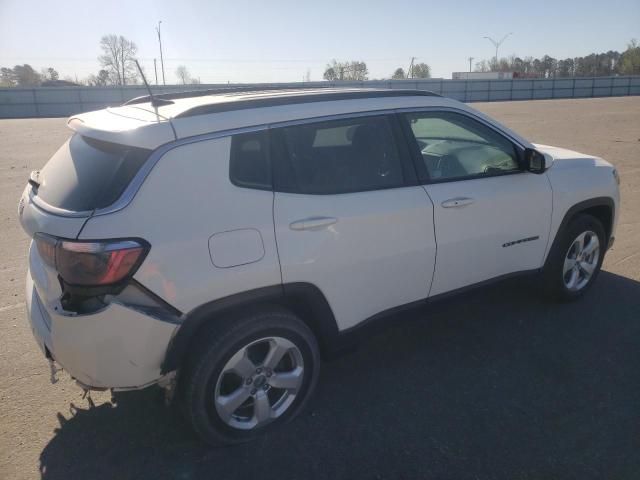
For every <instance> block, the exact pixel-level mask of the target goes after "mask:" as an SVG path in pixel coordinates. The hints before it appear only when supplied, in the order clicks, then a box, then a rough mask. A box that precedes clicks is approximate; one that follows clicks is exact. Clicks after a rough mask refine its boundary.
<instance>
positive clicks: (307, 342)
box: [180, 306, 320, 446]
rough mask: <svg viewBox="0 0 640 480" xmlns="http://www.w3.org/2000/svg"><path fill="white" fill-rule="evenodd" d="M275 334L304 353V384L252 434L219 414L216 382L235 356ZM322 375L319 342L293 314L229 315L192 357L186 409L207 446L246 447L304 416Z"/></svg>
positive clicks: (184, 384) (184, 388)
mask: <svg viewBox="0 0 640 480" xmlns="http://www.w3.org/2000/svg"><path fill="white" fill-rule="evenodd" d="M272 336H273V337H280V338H284V339H286V340H288V341H290V342H292V343H293V344H294V345H295V347H297V349H298V351H299V353H300V354H301V355H302V359H303V361H304V369H303V377H302V385H301V387H300V388H299V389H298V390H297V393H296V395H295V398H294V399H293V401H292V403H291V404H290V405H289V406H288V408H287V409H286V410H285V411H284V412H283V413H282V414H281V415H280V416H278V417H277V418H275V419H274V420H272V421H270V423H268V424H266V425H264V426H260V425H258V426H256V427H254V428H252V429H249V430H243V429H239V428H234V427H232V426H230V425H228V424H227V423H226V422H225V421H224V420H223V418H222V417H221V416H220V415H219V414H218V412H217V410H216V407H215V397H214V395H215V392H216V388H217V382H218V380H219V378H220V375H221V374H222V371H223V368H224V367H225V365H226V364H227V362H228V361H229V360H230V359H231V357H232V356H233V355H234V354H236V352H238V351H240V350H242V349H243V348H244V347H245V346H247V345H249V344H251V343H252V342H255V341H257V340H259V339H264V338H265V337H272ZM319 372H320V354H319V349H318V343H317V341H316V338H315V336H314V335H313V333H312V332H311V330H310V329H309V327H307V325H306V324H305V323H304V322H303V321H301V320H300V319H299V318H298V317H296V316H295V315H294V314H293V313H291V312H290V311H288V310H286V309H284V308H280V307H276V306H274V307H268V308H264V307H263V308H261V309H260V310H253V311H249V312H245V313H244V314H242V315H234V316H230V317H227V318H224V319H220V320H219V321H216V322H215V323H214V324H212V326H211V327H210V328H208V329H207V330H206V331H205V332H203V334H202V336H200V338H199V340H198V343H197V345H196V346H195V349H194V350H193V352H192V354H191V355H190V357H189V359H188V361H187V364H186V366H185V368H184V370H183V372H182V375H181V379H180V397H181V398H180V400H181V403H182V410H183V412H184V414H185V416H186V418H187V420H188V422H189V423H190V424H191V426H192V427H193V429H194V430H195V431H196V433H197V434H198V435H199V436H200V437H201V438H202V440H204V441H205V442H207V443H208V444H210V445H213V446H224V445H233V444H238V443H243V442H246V441H249V440H251V439H252V438H254V437H256V436H258V435H261V434H264V433H267V432H269V431H272V430H273V429H274V428H277V427H278V426H279V425H281V424H283V423H285V422H287V421H289V420H291V419H293V418H294V417H295V416H296V415H297V414H298V413H300V411H301V410H302V409H303V407H304V406H305V404H306V402H307V400H308V399H309V397H310V396H311V394H312V393H313V390H314V388H315V386H316V383H317V381H318V375H319ZM275 376H276V375H275V374H274V377H275ZM248 400H251V399H248Z"/></svg>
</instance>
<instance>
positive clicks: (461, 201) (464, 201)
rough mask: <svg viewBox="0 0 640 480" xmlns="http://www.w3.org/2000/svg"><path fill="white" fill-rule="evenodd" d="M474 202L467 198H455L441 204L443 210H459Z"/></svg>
mask: <svg viewBox="0 0 640 480" xmlns="http://www.w3.org/2000/svg"><path fill="white" fill-rule="evenodd" d="M473 202H474V200H473V198H469V197H456V198H450V199H449V200H445V201H444V202H442V203H441V205H442V206H443V208H460V207H466V206H467V205H471V204H472V203H473Z"/></svg>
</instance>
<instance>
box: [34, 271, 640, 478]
mask: <svg viewBox="0 0 640 480" xmlns="http://www.w3.org/2000/svg"><path fill="white" fill-rule="evenodd" d="M534 283H535V280H519V281H511V282H508V283H501V284H498V285H494V286H492V287H487V288H483V289H481V290H477V291H474V292H471V293H469V294H466V295H464V296H462V297H457V298H454V299H450V300H447V301H446V302H441V303H439V304H436V305H433V306H431V307H429V308H428V309H424V310H421V311H419V312H415V313H412V314H409V315H406V314H405V315H404V316H403V317H402V319H403V320H425V321H406V322H405V321H402V322H396V323H394V326H393V327H390V328H389V329H387V330H385V331H383V332H381V333H379V334H377V335H375V336H374V337H373V338H371V339H369V340H367V341H366V342H365V343H364V344H362V345H361V347H360V349H359V350H358V351H356V352H355V353H352V354H349V355H347V356H344V357H341V358H339V359H337V360H334V361H332V362H330V363H327V364H325V365H324V366H323V373H322V375H321V379H320V383H319V386H318V390H317V393H316V395H315V397H314V399H313V400H312V402H311V403H310V404H309V407H308V408H307V409H306V411H305V412H304V413H303V414H302V415H301V416H300V417H298V418H297V419H296V420H295V421H293V422H292V423H290V424H288V425H286V426H284V427H282V428H281V429H280V430H278V431H277V432H275V433H273V434H272V435H269V436H267V437H264V438H260V439H258V440H256V441H254V442H252V443H249V444H245V445H241V446H236V447H230V448H221V449H211V448H208V447H206V446H204V445H203V444H201V443H200V442H199V441H198V440H197V439H196V438H195V437H194V436H193V434H192V433H191V431H190V429H189V428H188V427H187V426H186V425H185V424H184V422H183V421H182V419H181V417H180V415H179V414H178V412H176V411H175V410H172V409H166V408H164V406H163V405H162V402H161V400H160V394H159V392H158V391H157V390H153V389H151V390H147V391H142V392H136V393H129V394H126V395H121V396H120V398H119V400H118V402H117V404H116V405H115V406H114V405H111V404H108V403H107V404H103V405H100V406H97V407H94V408H87V406H86V405H83V406H82V407H79V406H77V405H76V406H74V408H75V414H74V415H69V414H68V413H65V414H63V413H59V414H58V417H59V419H60V422H61V426H60V428H59V429H58V430H57V431H56V432H55V435H54V437H53V438H52V439H51V441H50V442H49V444H48V445H47V446H46V447H45V448H44V450H43V451H42V453H41V455H40V471H41V473H42V477H43V478H46V479H68V478H87V479H97V478H118V479H125V478H136V479H140V478H152V479H158V478H179V479H191V478H203V477H204V478H216V479H219V478H220V479H227V478H249V477H259V478H261V479H268V478H278V479H283V478H299V479H306V478H330V479H340V478H345V479H354V478H368V479H377V478H392V479H397V478H456V479H463V478H474V479H476V478H509V479H512V478H522V479H527V478H581V479H585V478H638V476H639V475H640V455H638V451H639V449H640V427H639V425H640V422H639V420H640V408H639V405H640V375H638V365H640V283H639V282H636V281H633V280H630V279H628V278H625V277H621V276H618V275H614V274H611V273H608V272H602V273H601V275H600V277H599V278H598V280H597V284H596V285H594V288H593V289H592V290H591V291H590V292H589V293H588V295H587V296H586V297H585V298H584V299H582V300H580V301H578V302H574V303H569V304H551V303H546V302H544V301H541V300H539V299H538V297H537V296H536V295H535V292H536V290H535V288H534ZM532 293H533V294H532Z"/></svg>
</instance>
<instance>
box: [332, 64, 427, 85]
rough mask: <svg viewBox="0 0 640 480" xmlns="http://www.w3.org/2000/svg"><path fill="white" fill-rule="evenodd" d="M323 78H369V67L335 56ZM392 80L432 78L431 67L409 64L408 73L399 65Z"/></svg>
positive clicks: (338, 79)
mask: <svg viewBox="0 0 640 480" xmlns="http://www.w3.org/2000/svg"><path fill="white" fill-rule="evenodd" d="M322 78H324V79H325V80H328V81H330V82H336V81H341V80H357V81H362V80H369V69H368V68H367V64H366V62H363V61H361V60H349V61H346V62H339V61H337V60H336V59H335V58H334V59H333V60H331V62H329V63H328V64H327V65H326V67H325V70H324V73H323V74H322ZM390 78H391V79H392V80H401V79H407V78H431V67H429V65H427V64H426V63H417V64H415V65H414V64H413V62H412V63H411V65H409V69H408V73H405V71H404V68H402V67H398V68H396V69H395V70H394V72H393V74H391V76H390Z"/></svg>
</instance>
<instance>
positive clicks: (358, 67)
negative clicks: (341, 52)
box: [322, 59, 369, 81]
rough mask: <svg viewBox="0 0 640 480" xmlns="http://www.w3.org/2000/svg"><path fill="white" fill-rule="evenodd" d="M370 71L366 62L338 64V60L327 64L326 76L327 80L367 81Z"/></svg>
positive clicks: (324, 76)
mask: <svg viewBox="0 0 640 480" xmlns="http://www.w3.org/2000/svg"><path fill="white" fill-rule="evenodd" d="M368 74H369V70H368V69H367V64H366V63H365V62H361V61H357V60H351V61H350V62H338V61H337V60H336V59H333V60H331V63H329V64H327V66H326V68H325V71H324V74H323V75H322V76H323V78H324V79H325V80H329V81H335V80H367V75H368Z"/></svg>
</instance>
